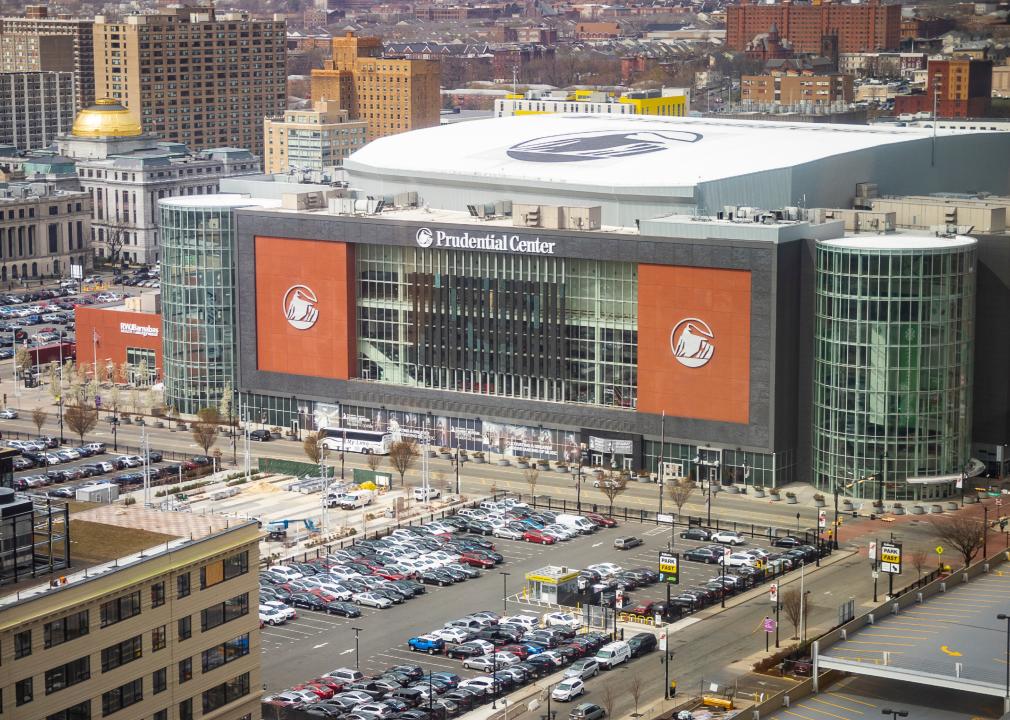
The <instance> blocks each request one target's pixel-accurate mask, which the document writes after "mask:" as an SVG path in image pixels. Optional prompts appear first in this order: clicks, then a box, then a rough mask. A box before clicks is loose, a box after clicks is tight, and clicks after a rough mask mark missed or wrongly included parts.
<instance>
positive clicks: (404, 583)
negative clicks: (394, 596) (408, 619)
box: [390, 580, 428, 595]
mask: <svg viewBox="0 0 1010 720" xmlns="http://www.w3.org/2000/svg"><path fill="white" fill-rule="evenodd" d="M390 584H392V585H394V586H395V587H397V588H398V589H400V590H401V591H402V592H409V593H411V594H412V595H423V594H424V593H426V592H428V590H427V588H425V587H424V585H422V584H421V583H419V582H414V581H413V580H391V581H390Z"/></svg>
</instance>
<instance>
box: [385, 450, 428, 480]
mask: <svg viewBox="0 0 1010 720" xmlns="http://www.w3.org/2000/svg"><path fill="white" fill-rule="evenodd" d="M419 456H420V453H419V452H418V451H417V443H415V442H414V441H413V440H397V441H396V442H395V443H393V444H392V445H390V446H389V464H390V465H392V466H393V469H394V470H396V472H398V473H400V487H403V476H404V475H406V474H407V471H408V470H410V468H412V467H414V463H415V462H417V458H418V457H419Z"/></svg>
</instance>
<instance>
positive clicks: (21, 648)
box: [14, 630, 32, 660]
mask: <svg viewBox="0 0 1010 720" xmlns="http://www.w3.org/2000/svg"><path fill="white" fill-rule="evenodd" d="M31 654H32V631H31V630H22V631H21V632H19V633H15V634H14V659H15V660H17V659H19V658H23V657H28V656H29V655H31Z"/></svg>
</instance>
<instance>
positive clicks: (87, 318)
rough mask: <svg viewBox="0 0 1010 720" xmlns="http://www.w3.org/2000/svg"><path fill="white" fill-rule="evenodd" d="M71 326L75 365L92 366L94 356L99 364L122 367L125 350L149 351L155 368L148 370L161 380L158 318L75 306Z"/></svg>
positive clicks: (148, 314)
mask: <svg viewBox="0 0 1010 720" xmlns="http://www.w3.org/2000/svg"><path fill="white" fill-rule="evenodd" d="M74 322H75V327H76V331H77V338H78V341H77V362H78V364H80V365H83V366H85V367H87V366H89V365H91V364H93V363H94V362H95V356H96V353H97V356H98V363H99V364H105V365H108V363H110V362H111V363H115V364H116V365H122V364H123V363H125V362H126V360H127V350H129V349H133V348H135V349H139V350H153V351H154V358H155V362H154V364H155V368H151V369H152V370H153V371H154V372H155V376H156V377H158V378H161V377H162V370H163V367H164V366H163V365H162V362H161V343H162V335H161V315H159V314H156V313H145V312H129V311H126V310H112V309H109V308H96V307H85V306H82V305H78V306H77V308H75V309H74Z"/></svg>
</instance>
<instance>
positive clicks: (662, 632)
mask: <svg viewBox="0 0 1010 720" xmlns="http://www.w3.org/2000/svg"><path fill="white" fill-rule="evenodd" d="M659 649H660V650H662V651H663V652H666V628H663V629H662V630H660V631H659Z"/></svg>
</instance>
